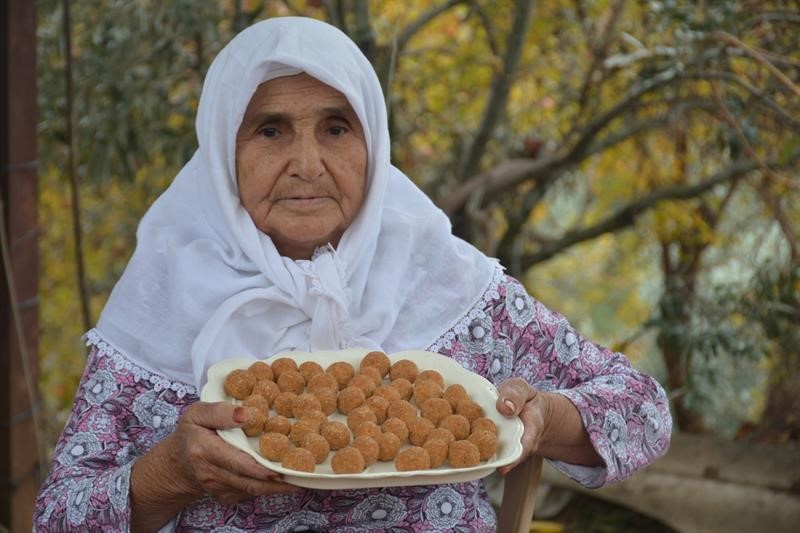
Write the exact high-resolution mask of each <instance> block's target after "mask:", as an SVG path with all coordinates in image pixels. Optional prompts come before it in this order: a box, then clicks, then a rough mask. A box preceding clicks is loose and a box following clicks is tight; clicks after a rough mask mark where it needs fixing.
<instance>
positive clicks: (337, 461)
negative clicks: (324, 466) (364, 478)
mask: <svg viewBox="0 0 800 533" xmlns="http://www.w3.org/2000/svg"><path fill="white" fill-rule="evenodd" d="M364 466H365V465H364V457H363V456H362V455H361V452H360V451H358V448H353V447H352V446H348V447H347V448H342V449H341V450H339V451H337V452H336V453H334V454H333V458H332V459H331V468H332V469H333V472H334V473H335V474H360V473H361V472H363V471H364Z"/></svg>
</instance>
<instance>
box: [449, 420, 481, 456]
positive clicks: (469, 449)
mask: <svg viewBox="0 0 800 533" xmlns="http://www.w3.org/2000/svg"><path fill="white" fill-rule="evenodd" d="M455 416H458V415H455ZM447 460H448V461H450V464H451V465H453V468H467V467H470V466H475V465H477V464H478V463H480V462H481V454H480V452H479V451H478V447H477V446H475V445H474V444H472V443H471V442H470V441H468V440H457V441H455V442H451V443H450V449H449V450H448V452H447Z"/></svg>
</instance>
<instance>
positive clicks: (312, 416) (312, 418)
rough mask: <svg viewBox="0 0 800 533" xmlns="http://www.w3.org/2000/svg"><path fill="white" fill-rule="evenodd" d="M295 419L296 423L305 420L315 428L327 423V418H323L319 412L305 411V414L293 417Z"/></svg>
mask: <svg viewBox="0 0 800 533" xmlns="http://www.w3.org/2000/svg"><path fill="white" fill-rule="evenodd" d="M295 418H297V421H298V422H300V421H303V420H307V421H308V422H312V423H313V424H314V425H315V426H317V428H319V427H320V426H321V425H322V424H323V423H325V422H327V421H328V417H327V416H325V413H323V412H322V411H320V410H314V411H306V412H305V413H303V414H302V415H300V416H299V417H295Z"/></svg>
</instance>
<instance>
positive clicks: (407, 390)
mask: <svg viewBox="0 0 800 533" xmlns="http://www.w3.org/2000/svg"><path fill="white" fill-rule="evenodd" d="M389 385H390V386H391V387H394V388H395V389H397V392H398V393H399V394H400V399H401V400H406V401H407V400H410V399H411V395H412V394H414V385H412V384H411V382H410V381H408V380H407V379H406V378H397V379H396V380H394V381H392V382H391V383H390V384H389Z"/></svg>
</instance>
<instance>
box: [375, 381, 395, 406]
mask: <svg viewBox="0 0 800 533" xmlns="http://www.w3.org/2000/svg"><path fill="white" fill-rule="evenodd" d="M373 396H380V397H382V398H386V399H387V400H389V401H390V402H393V401H395V400H402V398H401V397H400V393H399V392H398V391H397V389H396V388H394V387H392V386H391V385H380V386H378V388H377V389H375V392H374V393H373Z"/></svg>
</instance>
